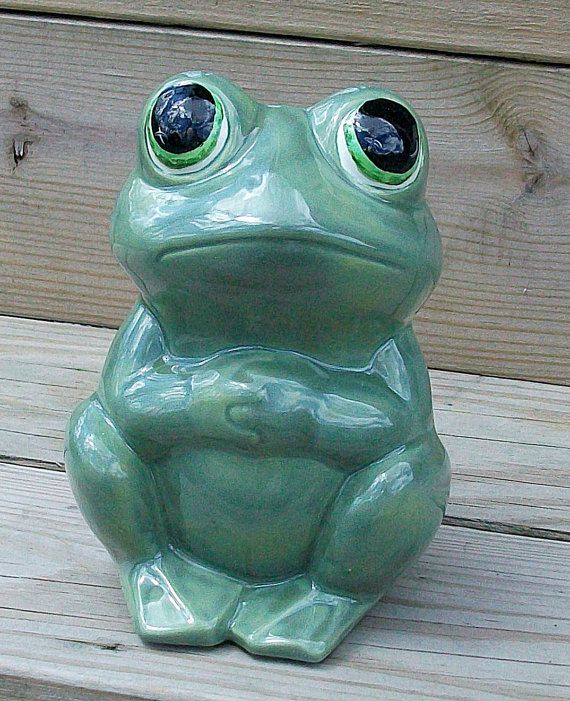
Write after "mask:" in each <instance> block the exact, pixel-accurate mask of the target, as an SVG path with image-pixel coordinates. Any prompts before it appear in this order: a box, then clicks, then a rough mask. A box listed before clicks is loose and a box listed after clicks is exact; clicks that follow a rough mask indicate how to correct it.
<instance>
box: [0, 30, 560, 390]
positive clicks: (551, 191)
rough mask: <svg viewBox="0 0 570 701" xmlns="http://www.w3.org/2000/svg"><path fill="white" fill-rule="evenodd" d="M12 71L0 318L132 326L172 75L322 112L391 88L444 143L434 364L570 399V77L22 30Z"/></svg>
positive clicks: (362, 53)
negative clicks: (132, 211) (116, 238)
mask: <svg viewBox="0 0 570 701" xmlns="http://www.w3.org/2000/svg"><path fill="white" fill-rule="evenodd" d="M0 65H2V67H3V70H2V71H1V72H0V130H1V133H2V134H3V144H4V146H3V148H4V158H3V159H1V160H0V245H1V246H2V264H1V267H0V312H4V313H9V314H14V315H21V316H33V317H38V316H39V317H42V318H51V319H59V320H68V321H83V322H86V323H94V324H101V325H114V324H117V323H119V321H120V320H121V319H122V318H123V316H124V315H125V313H126V310H127V308H128V307H129V305H130V304H131V301H132V298H133V294H134V293H133V287H132V285H131V283H130V282H129V280H128V279H127V277H126V276H125V275H124V273H123V272H122V271H121V270H120V269H119V266H118V264H117V263H116V262H115V261H114V260H113V258H112V256H111V254H110V251H109V245H108V241H107V236H106V231H107V228H108V220H109V216H110V212H111V209H112V206H113V202H114V199H115V196H116V193H117V191H118V189H119V188H120V186H121V183H122V181H123V179H124V177H125V176H126V174H127V172H128V171H129V169H130V167H131V163H132V160H133V154H134V137H135V122H136V118H137V114H138V111H139V109H140V104H141V101H142V99H143V97H144V96H145V95H146V94H147V93H148V91H149V90H150V89H151V88H152V87H153V86H154V85H156V84H157V83H159V82H160V81H161V80H163V79H164V78H166V77H167V76H168V75H170V74H173V73H176V72H177V71H179V70H181V69H184V68H189V67H199V68H207V69H212V70H216V71H220V72H223V73H226V74H228V75H229V76H230V77H232V78H234V79H235V80H236V81H238V82H239V83H241V84H242V85H244V86H245V87H246V88H249V89H251V90H252V91H253V92H254V93H255V94H256V95H257V96H258V97H260V98H262V99H265V100H268V101H271V102H281V101H284V102H292V103H296V104H305V105H307V104H309V103H311V102H313V101H314V100H316V99H317V98H320V97H322V96H323V95H325V94H328V93H330V92H332V91H334V90H337V89H339V88H342V87H346V86H347V85H350V84H355V83H356V84H357V83H362V82H379V83H383V84H385V85H387V86H389V87H391V88H394V89H396V90H398V91H400V92H401V93H402V94H404V95H405V96H406V97H408V98H409V99H411V100H412V101H413V102H414V104H415V105H416V106H417V108H418V110H419V112H420V113H421V114H422V116H423V117H424V119H425V122H426V125H427V129H428V132H429V134H430V138H431V143H432V152H433V168H432V178H431V185H430V190H429V200H430V203H431V205H432V208H433V211H434V214H435V216H436V219H437V220H438V222H439V224H440V227H441V229H442V233H443V238H444V248H445V256H446V267H445V271H444V275H443V279H442V281H441V283H440V286H439V287H438V289H437V291H436V293H435V294H434V296H433V297H432V299H431V300H430V302H429V303H428V305H427V306H426V307H425V310H424V311H422V313H421V315H420V318H419V319H418V323H417V328H418V331H419V335H420V338H421V341H422V344H423V347H424V349H425V352H426V355H427V358H428V361H429V363H430V365H431V366H432V367H438V368H443V369H453V370H462V371H469V372H477V373H480V374H486V375H493V374H494V375H501V376H511V377H522V378H527V379H535V380H544V381H551V382H565V383H568V382H570V313H569V309H570V238H569V237H568V235H567V227H568V221H569V220H570V216H569V215H570V198H568V196H567V192H568V187H569V182H570V148H569V142H570V70H562V69H553V68H546V67H543V66H537V65H530V64H529V65H515V64H511V65H509V64H503V63H497V62H495V63H490V62H488V61H478V60H477V61H475V60H465V59H451V58H435V57H428V56H421V55H406V54H404V53H401V52H391V51H384V50H373V49H355V48H343V47H341V46H335V45H327V44H318V45H315V44H310V43H303V42H292V41H288V42H284V41H277V40H262V39H253V38H248V37H244V36H235V35H234V36H223V35H218V34H208V33H200V32H190V31H183V30H166V29H149V28H141V27H133V26H129V25H126V24H125V25H122V26H120V27H114V26H112V25H103V24H97V23H94V22H91V23H81V22H69V21H63V20H62V21H43V20H37V19H33V18H29V17H27V18H26V17H24V18H22V17H17V16H4V17H3V18H2V32H1V34H0ZM24 142H25V143H26V145H25V146H24V145H23V144H24ZM14 144H16V148H17V150H18V149H19V150H20V151H22V153H25V154H26V155H25V156H24V158H23V159H20V160H18V164H17V165H16V162H15V160H14V157H13V156H14ZM22 149H23V150H22Z"/></svg>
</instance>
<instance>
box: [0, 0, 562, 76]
mask: <svg viewBox="0 0 570 701" xmlns="http://www.w3.org/2000/svg"><path fill="white" fill-rule="evenodd" d="M0 7H5V8H10V9H13V10H28V11H30V10H31V11H33V12H54V13H63V14H70V15H86V16H91V17H101V18H110V19H116V20H125V19H126V20H134V21H139V22H141V21H142V22H154V23H157V24H166V25H183V26H187V27H197V28H201V29H205V28H212V29H230V30H237V31H247V32H264V33H268V34H279V35H292V36H301V37H316V38H320V39H334V40H339V41H348V42H358V43H364V44H373V45H374V44H376V45H384V46H403V47H410V48H416V49H418V48H419V49H435V50H436V51H450V52H462V53H473V54H491V55H495V56H511V57H514V58H519V59H520V58H522V59H532V60H537V61H554V62H560V63H568V62H569V58H568V42H569V41H570V14H569V12H568V6H567V4H566V3H565V2H564V0H533V2H527V1H526V0H493V2H488V0H471V2H463V0H446V2H444V3H435V4H434V3H432V2H430V1H429V0H419V1H418V0H383V2H380V3H379V2H373V1H372V0H365V1H364V2H362V1H361V2H348V3H347V2H342V1H341V0H313V1H312V2H310V3H307V2H302V0H290V1H289V2H286V3H285V2H273V1H272V0H250V1H249V2H247V3H244V2H243V0H226V1H225V2H223V3H220V2H218V1H217V0H201V2H199V3H197V2H190V1H189V0H186V1H184V0H183V1H182V2H176V3H164V2H159V1H158V0H142V1H141V2H137V3H133V2H128V0H99V2H96V3H94V2H90V1H89V0H1V2H0Z"/></svg>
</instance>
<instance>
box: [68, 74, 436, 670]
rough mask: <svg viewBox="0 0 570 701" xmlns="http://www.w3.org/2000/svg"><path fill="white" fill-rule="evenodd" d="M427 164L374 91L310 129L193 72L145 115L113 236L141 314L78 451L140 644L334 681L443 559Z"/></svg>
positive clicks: (311, 113)
mask: <svg viewBox="0 0 570 701" xmlns="http://www.w3.org/2000/svg"><path fill="white" fill-rule="evenodd" d="M427 163H428V146H427V142H426V137H425V133H424V130H423V127H422V125H421V123H420V121H419V119H418V118H417V116H416V115H415V114H414V112H413V110H412V108H411V107H410V106H409V105H407V104H406V103H405V102H404V101H403V100H402V99H401V98H399V97H398V96H397V95H395V94H393V93H391V92H388V91H387V90H384V89H382V88H378V87H358V88H353V89H349V90H345V91H344V92H340V93H337V94H335V95H333V96H332V97H329V98H327V99H325V100H323V101H321V102H319V103H318V104H316V105H315V106H313V107H311V108H309V109H301V108H297V107H282V106H273V105H263V104H259V103H257V102H256V101H255V100H253V99H252V97H250V96H249V95H247V94H246V93H245V92H243V91H242V90H241V89H240V88H238V87H237V86H236V85H234V84H233V83H231V82H229V81H228V80H226V79H223V78H221V77H219V76H216V75H213V74H210V73H198V72H190V73H185V74H182V75H179V76H177V77H175V78H173V79H172V80H170V81H168V83H166V84H165V85H163V86H162V87H160V89H158V90H157V92H156V93H155V94H154V95H153V96H152V97H151V98H150V100H149V101H148V103H147V105H146V108H145V110H144V113H143V115H142V120H141V124H140V133H139V162H138V165H137V167H136V169H135V171H134V173H133V174H132V175H131V177H130V178H129V180H128V181H127V183H126V185H125V186H124V188H123V190H122V192H121V194H120V196H119V199H118V203H117V206H116V210H115V213H114V216H113V221H112V232H111V239H112V245H113V251H114V253H115V255H116V256H117V257H118V259H119V261H120V262H121V263H122V265H123V266H124V268H125V269H126V270H127V272H128V273H129V274H130V275H131V277H132V278H133V280H134V282H135V283H136V285H137V286H138V288H139V290H140V298H139V300H138V301H137V303H136V305H135V307H134V309H133V310H132V312H131V314H130V316H129V318H128V319H127V321H126V322H125V323H124V324H123V326H122V328H121V329H120V330H119V332H118V334H117V336H116V338H115V340H114V343H113V345H112V347H111V350H110V352H109V356H108V358H107V362H106V365H105V367H104V370H103V374H102V379H101V383H100V386H99V388H98V390H97V392H96V393H95V394H94V395H93V396H92V397H90V398H89V399H87V400H86V401H85V402H83V403H82V404H81V405H80V406H79V407H78V408H77V409H76V411H75V413H74V414H73V416H72V418H71V421H70V424H69V429H68V433H67V442H66V465H67V470H68V474H69V478H70V481H71V485H72V488H73V491H74V493H75V496H76V498H77V501H78V503H79V506H80V508H81V510H82V512H83V514H84V516H85V518H86V520H87V521H88V523H89V524H90V525H91V527H92V529H93V530H94V532H95V533H96V535H97V536H98V537H99V538H100V540H101V541H102V542H103V544H104V545H105V546H106V548H107V549H108V550H109V552H110V553H111V555H112V556H113V558H114V559H115V561H116V562H117V564H118V567H119V571H120V577H121V582H122V586H123V589H124V593H125V596H126V599H127V602H128V605H129V609H130V612H131V614H132V617H133V619H134V623H135V627H136V630H137V632H138V633H139V634H140V636H141V637H142V638H143V639H144V640H146V641H150V642H157V643H175V644H188V645H215V644H217V643H220V642H222V641H224V640H233V641H235V642H237V643H238V644H239V645H241V646H243V647H244V648H245V649H247V650H249V651H251V652H253V653H258V654H263V655H273V656H282V657H289V658H293V659H299V660H306V661H318V660H321V659H323V658H324V657H326V656H327V655H328V654H329V653H330V652H331V651H332V650H333V649H334V648H335V646H336V645H337V644H338V643H339V642H340V641H341V640H342V638H343V637H344V636H345V635H346V634H347V633H348V631H350V629H351V628H352V627H353V626H354V625H355V624H356V623H357V622H358V620H359V619H360V618H362V616H363V615H364V614H365V613H366V612H367V611H368V610H369V609H370V607H371V606H373V605H374V604H375V602H376V601H377V600H378V598H379V597H380V596H382V594H383V593H384V592H385V591H386V590H387V589H388V588H389V587H390V585H391V584H392V582H393V581H394V579H395V578H396V577H397V576H398V574H399V573H400V572H401V571H402V570H403V569H404V568H405V566H406V565H407V564H408V563H409V562H410V561H411V560H413V559H414V558H416V557H417V556H418V555H419V554H420V553H421V552H422V551H423V549H424V548H425V547H426V545H427V544H428V542H429V541H430V539H431V538H432V536H433V535H434V533H435V531H436V529H437V528H438V526H439V524H440V522H441V520H442V516H443V513H444V508H445V503H446V498H447V494H448V487H449V464H448V460H447V457H446V454H445V451H444V449H443V447H442V445H441V443H440V441H439V439H438V437H437V435H436V432H435V430H434V425H433V417H432V406H431V396H430V385H429V380H428V375H427V372H426V367H425V365H424V361H423V359H422V355H421V352H420V349H419V347H418V344H417V342H416V339H415V337H414V334H413V331H412V328H411V325H410V322H411V319H412V316H413V315H414V313H415V312H416V311H417V309H418V308H419V307H420V305H421V304H422V303H423V302H424V300H425V299H426V297H427V296H428V294H429V293H430V292H431V290H432V289H433V286H434V285H435V283H436V281H437V278H438V275H439V273H440V266H441V251H440V241H439V236H438V232H437V228H436V226H435V224H434V221H433V219H432V216H431V215H430V212H429V210H428V208H427V206H426V204H425V203H424V199H423V196H424V188H425V181H426V175H427Z"/></svg>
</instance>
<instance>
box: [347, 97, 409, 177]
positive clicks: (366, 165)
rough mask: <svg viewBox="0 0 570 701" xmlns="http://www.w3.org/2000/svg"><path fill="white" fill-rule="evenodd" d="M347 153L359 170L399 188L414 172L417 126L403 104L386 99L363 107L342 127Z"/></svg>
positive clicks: (379, 99) (371, 102)
mask: <svg viewBox="0 0 570 701" xmlns="http://www.w3.org/2000/svg"><path fill="white" fill-rule="evenodd" d="M344 138H345V141H346V146H347V148H348V152H349V154H350V156H351V157H352V160H353V161H354V163H356V165H357V166H358V168H359V170H360V171H361V172H363V173H364V174H365V175H366V176H368V177H369V178H371V179H372V180H375V181H377V182H379V183H382V184H384V185H392V186H397V185H402V184H403V183H405V182H406V181H407V180H409V179H410V178H411V177H412V176H413V175H414V174H415V173H416V168H415V166H416V164H417V163H418V158H419V153H420V140H419V135H418V125H417V122H416V120H415V118H414V116H413V115H412V114H411V113H410V111H409V110H408V109H406V107H404V105H401V104H400V103H399V102H395V101H394V100H389V99H387V98H378V99H376V100H369V101H368V102H365V103H364V104H362V105H361V106H360V107H359V109H358V110H356V112H354V113H353V114H352V116H351V117H350V118H349V119H348V120H347V121H346V122H345V124H344Z"/></svg>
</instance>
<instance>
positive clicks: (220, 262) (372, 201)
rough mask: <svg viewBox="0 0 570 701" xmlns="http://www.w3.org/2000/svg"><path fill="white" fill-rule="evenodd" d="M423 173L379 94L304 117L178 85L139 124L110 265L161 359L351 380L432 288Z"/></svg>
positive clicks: (404, 123) (226, 88)
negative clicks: (240, 352) (128, 282)
mask: <svg viewBox="0 0 570 701" xmlns="http://www.w3.org/2000/svg"><path fill="white" fill-rule="evenodd" d="M427 168H428V144H427V140H426V135H425V132H424V129H423V127H422V124H421V122H420V120H419V118H418V117H417V115H416V114H415V112H414V110H413V109H412V107H411V106H410V105H408V104H407V103H406V102H405V101H404V100H402V98H400V97H398V96H397V95H395V94H394V93H392V92H390V91H388V90H385V89H383V88H381V87H368V86H361V87H356V88H350V89H348V90H344V91H342V92H339V93H336V94H334V95H332V96H331V97H328V98H326V99H324V100H322V101H321V102H318V103H317V104H315V105H313V106H312V107H309V108H307V109H302V108H299V107H287V106H276V105H265V104H261V103H258V102H257V101H255V100H254V99H253V98H252V97H251V96H250V95H248V94H247V93H246V92H244V91H243V90H242V89H240V88H239V87H238V86H236V85H234V84H233V83H232V82H230V81H228V80H227V79H225V78H222V77H220V76H217V75H214V74H211V73H203V72H188V73H183V74H180V75H178V76H176V77H174V78H172V79H171V80H169V81H168V82H167V83H165V84H164V85H162V86H161V87H159V88H158V89H157V90H156V92H155V93H154V94H153V95H152V96H151V97H150V99H149V100H148V102H147V104H146V106H145V108H144V110H143V113H142V117H141V120H140V126H139V138H138V164H137V167H136V169H135V171H134V172H133V173H132V175H131V176H130V178H129V179H128V181H127V182H126V184H125V186H124V188H123V190H122V192H121V194H120V196H119V199H118V202H117V206H116V209H115V213H114V215H113V222H112V231H111V239H112V244H113V250H114V252H115V254H116V256H117V257H118V259H119V261H120V262H121V264H122V265H123V266H124V268H125V269H126V270H127V271H128V273H129V274H130V275H131V277H132V278H133V280H134V281H135V283H136V285H137V286H138V288H139V290H140V293H141V295H142V298H143V301H144V303H145V304H146V305H147V306H148V308H149V309H150V310H151V311H152V312H153V314H154V315H155V316H156V318H157V319H158V322H159V324H160V325H161V327H162V330H163V332H164V336H165V340H166V343H167V346H168V348H169V350H170V351H171V352H172V353H173V354H175V355H179V356H183V357H189V358H201V357H205V356H208V355H210V354H213V353H216V352H219V351H223V350H227V349H232V348H244V347H263V348H269V349H279V350H288V351H294V352H298V353H302V354H306V355H309V356H311V357H315V358H317V359H319V360H321V361H323V362H327V363H333V364H338V365H344V366H347V367H357V366H362V365H363V364H366V363H367V362H368V361H369V360H370V358H371V357H372V356H373V354H374V352H375V351H376V349H377V348H378V347H379V346H380V345H381V344H382V343H383V342H384V341H386V340H387V339H388V338H390V337H392V336H393V335H394V334H395V333H396V332H397V330H398V329H399V328H400V327H401V326H402V325H405V324H407V323H409V322H410V320H411V318H412V316H413V315H414V313H415V312H416V311H417V310H418V308H419V307H420V305H421V304H422V303H423V302H424V301H425V299H426V298H427V296H428V295H429V293H430V292H431V290H432V289H433V287H434V285H435V283H436V281H437V278H438V276H439V273H440V267H441V249H440V241H439V235H438V231H437V227H436V225H435V223H434V220H433V218H432V216H431V214H430V212H429V209H428V208H427V206H426V204H425V201H424V191H425V183H426V177H427Z"/></svg>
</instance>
